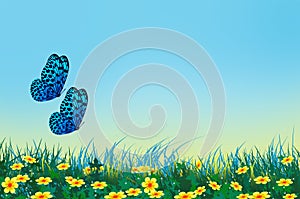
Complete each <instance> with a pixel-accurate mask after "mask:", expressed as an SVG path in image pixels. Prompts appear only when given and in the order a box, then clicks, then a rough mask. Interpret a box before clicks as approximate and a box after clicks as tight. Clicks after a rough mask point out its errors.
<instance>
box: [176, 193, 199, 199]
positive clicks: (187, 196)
mask: <svg viewBox="0 0 300 199" xmlns="http://www.w3.org/2000/svg"><path fill="white" fill-rule="evenodd" d="M174 198H175V199H191V198H196V195H195V194H194V192H187V193H186V192H180V193H179V194H178V195H176V196H174Z"/></svg>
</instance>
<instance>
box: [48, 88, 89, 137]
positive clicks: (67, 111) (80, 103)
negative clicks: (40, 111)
mask: <svg viewBox="0 0 300 199" xmlns="http://www.w3.org/2000/svg"><path fill="white" fill-rule="evenodd" d="M87 104H88V95H87V92H86V90H85V89H79V90H78V89H77V88H75V87H71V88H70V89H69V90H68V91H67V94H66V96H65V98H64V100H63V102H62V103H61V105H60V111H59V112H55V113H52V115H51V116H50V118H49V126H50V129H51V131H52V132H53V133H54V134H57V135H63V134H69V133H72V132H74V131H76V130H78V129H79V128H80V124H81V122H82V119H83V116H84V114H85V112H86V108H87Z"/></svg>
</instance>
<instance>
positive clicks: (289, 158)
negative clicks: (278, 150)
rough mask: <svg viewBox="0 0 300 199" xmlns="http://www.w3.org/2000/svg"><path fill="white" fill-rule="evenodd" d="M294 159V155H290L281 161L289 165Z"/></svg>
mask: <svg viewBox="0 0 300 199" xmlns="http://www.w3.org/2000/svg"><path fill="white" fill-rule="evenodd" d="M293 160H294V158H293V156H289V157H286V158H283V159H282V160H281V163H282V164H284V165H287V164H289V163H291V162H292V161H293Z"/></svg>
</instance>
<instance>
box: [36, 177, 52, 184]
mask: <svg viewBox="0 0 300 199" xmlns="http://www.w3.org/2000/svg"><path fill="white" fill-rule="evenodd" d="M35 181H36V182H37V184H38V185H42V184H43V185H47V184H49V183H50V182H52V180H51V178H49V177H46V178H44V177H40V178H39V179H36V180H35Z"/></svg>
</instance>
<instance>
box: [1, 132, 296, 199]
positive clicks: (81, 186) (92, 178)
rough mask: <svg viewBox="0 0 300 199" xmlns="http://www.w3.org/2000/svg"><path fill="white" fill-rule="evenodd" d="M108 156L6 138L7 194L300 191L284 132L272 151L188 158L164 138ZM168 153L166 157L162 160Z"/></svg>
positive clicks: (108, 196) (228, 198)
mask: <svg viewBox="0 0 300 199" xmlns="http://www.w3.org/2000/svg"><path fill="white" fill-rule="evenodd" d="M118 144H119V142H118V143H115V144H114V145H113V147H112V148H111V149H107V150H106V151H105V152H104V153H102V154H101V155H99V156H98V155H97V153H96V152H95V150H92V151H93V152H92V153H88V151H89V150H88V149H89V148H92V149H94V148H93V146H90V145H89V146H88V147H87V148H81V149H80V151H79V153H76V154H77V155H76V154H75V152H74V150H73V151H71V150H70V149H69V151H68V152H67V153H65V154H63V153H62V148H61V147H59V146H57V147H55V146H54V147H52V148H49V147H48V146H47V145H46V144H44V145H43V146H42V141H40V142H38V143H36V142H33V146H31V147H29V146H28V145H27V147H25V148H24V149H20V148H18V147H14V146H12V144H11V142H7V141H5V140H3V141H2V142H1V143H0V183H1V188H0V198H13V199H23V198H39V199H47V198H59V199H68V198H70V199H76V198H82V199H83V198H105V199H121V198H140V199H141V198H142V199H143V198H145V199H146V198H166V199H171V198H179V199H189V198H208V199H209V198H214V199H222V198H224V199H234V198H240V199H242V198H257V199H258V198H259V199H264V198H276V199H279V198H286V199H287V198H289V199H293V198H297V196H298V197H299V198H300V171H299V167H300V162H299V160H300V152H299V151H298V150H297V149H296V148H295V147H294V146H293V145H292V146H288V147H286V148H285V149H284V147H283V145H284V142H283V143H282V142H281V140H280V138H279V141H278V143H274V140H273V141H272V143H271V144H270V145H269V147H268V150H266V151H264V152H261V151H259V149H258V148H256V147H254V149H251V150H250V151H246V150H244V151H241V147H238V148H237V149H236V151H235V152H234V153H229V154H223V153H222V152H221V149H220V148H219V149H217V150H215V151H213V152H211V153H210V154H208V155H207V156H206V157H197V158H190V159H184V160H183V159H180V157H178V155H177V152H176V151H173V152H172V153H171V154H170V155H169V156H166V150H167V148H168V144H163V143H162V142H160V143H157V144H156V145H154V146H153V147H151V148H150V149H149V150H147V151H146V152H145V153H143V154H140V153H139V151H134V152H130V153H129V150H130V149H129V148H128V150H123V152H121V153H117V152H116V151H115V149H116V147H117V145H118ZM162 156H163V157H164V162H163V163H161V162H159V161H158V159H159V158H160V157H162Z"/></svg>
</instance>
